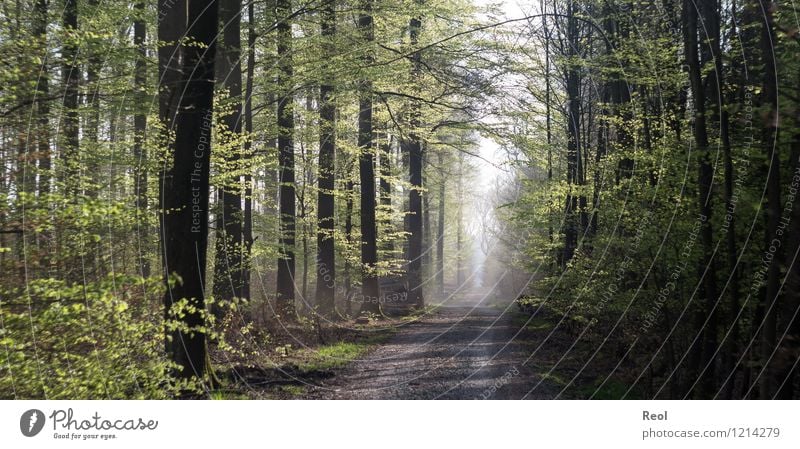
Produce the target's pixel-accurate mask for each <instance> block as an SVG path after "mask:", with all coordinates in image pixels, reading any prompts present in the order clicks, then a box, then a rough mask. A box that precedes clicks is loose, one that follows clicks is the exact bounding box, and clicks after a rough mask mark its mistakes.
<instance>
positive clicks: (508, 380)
mask: <svg viewBox="0 0 800 449" xmlns="http://www.w3.org/2000/svg"><path fill="white" fill-rule="evenodd" d="M492 301H493V302H491V303H490V299H489V298H487V297H486V295H485V294H484V293H482V292H468V293H463V294H459V295H456V296H455V297H454V298H451V299H449V300H448V301H446V302H445V303H444V304H441V305H440V306H439V307H438V308H437V309H436V310H435V311H434V312H431V313H429V314H427V315H425V316H422V317H421V318H420V319H418V320H417V321H415V322H413V323H409V324H406V325H403V326H401V327H400V328H399V329H398V330H397V331H396V333H395V334H394V335H393V336H392V338H391V339H389V340H388V341H387V342H386V343H384V344H382V345H381V346H380V347H379V348H377V349H376V350H375V351H372V352H371V353H370V354H369V355H367V356H366V357H365V358H364V359H361V360H357V361H354V362H352V363H350V364H349V365H348V366H347V367H345V368H344V369H343V370H342V371H341V372H340V373H338V374H337V375H336V376H335V377H334V378H332V379H330V380H329V381H327V382H326V383H325V384H323V385H319V386H317V387H315V388H313V389H311V390H310V391H309V392H308V397H313V398H322V399H521V398H523V396H525V395H526V393H528V392H529V391H530V390H531V389H533V387H534V386H536V385H537V384H539V383H540V380H541V377H540V376H539V375H538V374H537V373H536V370H535V366H533V365H534V362H535V359H534V360H531V361H528V362H527V363H525V362H526V360H527V358H528V356H529V355H530V353H531V351H532V346H531V345H530V343H528V344H527V345H526V344H523V343H522V342H524V341H525V338H524V337H525V336H524V335H523V334H519V335H517V332H518V330H519V328H520V325H519V324H516V325H515V322H517V323H519V320H515V319H514V316H515V315H517V316H518V315H519V312H517V311H516V307H515V306H513V305H511V304H509V303H508V302H507V301H506V302H505V303H503V302H497V301H496V300H492ZM558 391H559V389H558V388H557V387H556V386H554V385H552V384H550V383H549V382H546V381H545V382H541V384H539V385H538V386H537V387H536V388H535V390H534V391H533V392H531V393H530V394H529V395H528V396H527V398H528V399H544V398H551V397H553V396H555V395H556V394H557V393H558Z"/></svg>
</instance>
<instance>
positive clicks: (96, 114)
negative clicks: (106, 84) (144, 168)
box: [80, 0, 102, 198]
mask: <svg viewBox="0 0 800 449" xmlns="http://www.w3.org/2000/svg"><path fill="white" fill-rule="evenodd" d="M87 4H88V6H89V14H92V15H96V14H99V11H98V5H99V2H98V0H89V1H88V2H87ZM85 48H87V51H88V53H89V58H88V59H89V60H88V64H87V67H86V85H87V89H88V92H87V97H88V98H87V105H88V106H89V111H88V116H87V120H86V125H85V127H84V131H83V134H84V136H85V141H86V142H89V143H91V144H92V145H93V149H94V151H92V152H91V153H93V154H90V153H89V152H86V151H84V153H85V154H84V155H82V156H81V158H80V159H81V165H82V170H85V171H86V172H87V176H86V177H87V178H88V179H87V181H88V184H87V185H86V186H85V187H84V193H85V194H86V196H88V197H90V198H96V197H97V189H98V187H99V185H98V184H99V182H100V170H99V168H100V167H99V164H98V153H99V152H100V151H101V150H100V147H99V145H98V143H99V142H98V137H99V127H100V68H101V65H102V60H101V55H100V54H99V53H98V51H97V49H94V48H92V46H87V47H85Z"/></svg>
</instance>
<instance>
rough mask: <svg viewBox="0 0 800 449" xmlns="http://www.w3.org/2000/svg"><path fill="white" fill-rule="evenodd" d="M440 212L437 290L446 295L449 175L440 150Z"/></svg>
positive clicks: (437, 245) (437, 226)
mask: <svg viewBox="0 0 800 449" xmlns="http://www.w3.org/2000/svg"><path fill="white" fill-rule="evenodd" d="M439 170H440V171H441V174H440V176H439V213H438V217H437V218H438V220H437V223H436V290H437V293H438V294H439V296H440V297H442V296H444V213H445V201H446V196H445V195H446V193H447V192H446V190H445V189H446V187H447V177H446V176H445V174H444V153H442V152H441V151H440V152H439Z"/></svg>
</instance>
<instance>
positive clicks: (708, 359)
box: [684, 0, 717, 396]
mask: <svg viewBox="0 0 800 449" xmlns="http://www.w3.org/2000/svg"><path fill="white" fill-rule="evenodd" d="M684 8H685V11H686V59H687V64H688V66H689V80H690V85H691V89H692V98H693V105H694V139H695V144H696V146H697V150H696V151H697V153H698V162H699V166H698V168H699V169H698V177H697V184H698V187H699V189H698V194H699V197H698V203H699V212H700V220H701V226H700V240H701V243H702V256H701V259H700V265H699V267H698V275H699V277H700V279H701V282H702V294H701V300H702V303H701V305H700V307H699V308H698V311H697V313H696V314H695V317H694V319H695V329H697V331H698V332H701V338H700V341H699V342H697V343H695V345H694V347H693V348H692V354H693V355H692V357H690V364H691V371H692V372H693V373H696V374H698V375H700V372H701V371H703V374H702V376H701V378H700V379H698V380H699V390H698V391H697V393H698V394H699V395H701V396H706V395H709V394H712V395H713V393H714V392H715V391H714V381H715V368H716V366H715V365H716V364H715V361H714V360H713V356H714V354H715V352H716V348H717V335H716V334H717V313H716V301H717V283H716V269H715V266H714V260H713V252H714V242H713V233H712V228H711V211H712V207H711V205H712V202H711V200H712V198H711V190H712V185H711V184H712V181H713V176H714V172H713V167H712V166H711V163H710V161H709V148H708V131H707V129H706V105H705V102H706V94H705V89H704V87H703V82H702V77H701V61H700V59H699V57H698V11H697V9H696V4H695V3H693V2H691V1H689V0H687V1H686V2H685V3H684Z"/></svg>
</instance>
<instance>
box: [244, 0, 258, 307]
mask: <svg viewBox="0 0 800 449" xmlns="http://www.w3.org/2000/svg"><path fill="white" fill-rule="evenodd" d="M255 46H256V28H255V6H254V3H253V2H249V3H248V4H247V85H246V86H245V99H244V126H245V133H246V134H247V138H246V139H245V141H244V155H245V157H246V158H247V162H246V168H247V171H246V173H245V175H244V224H243V229H242V241H243V248H242V297H243V298H245V299H250V270H251V254H252V250H253V176H252V174H251V173H252V166H251V163H250V161H251V160H252V157H253V155H252V135H253V78H254V76H255V66H256V50H255Z"/></svg>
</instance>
